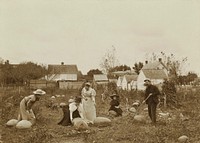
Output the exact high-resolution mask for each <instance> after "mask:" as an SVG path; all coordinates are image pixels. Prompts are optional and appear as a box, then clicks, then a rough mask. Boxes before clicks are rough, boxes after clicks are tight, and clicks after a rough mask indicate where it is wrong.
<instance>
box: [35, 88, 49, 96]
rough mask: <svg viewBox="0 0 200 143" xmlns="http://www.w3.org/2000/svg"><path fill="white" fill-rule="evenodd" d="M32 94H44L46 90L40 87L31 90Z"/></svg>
mask: <svg viewBox="0 0 200 143" xmlns="http://www.w3.org/2000/svg"><path fill="white" fill-rule="evenodd" d="M33 94H35V95H44V94H46V92H45V91H43V90H42V89H37V90H35V91H33Z"/></svg>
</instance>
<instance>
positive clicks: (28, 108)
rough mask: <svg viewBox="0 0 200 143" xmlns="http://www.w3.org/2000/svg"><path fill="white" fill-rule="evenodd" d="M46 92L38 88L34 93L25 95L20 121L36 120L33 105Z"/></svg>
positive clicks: (21, 104)
mask: <svg viewBox="0 0 200 143" xmlns="http://www.w3.org/2000/svg"><path fill="white" fill-rule="evenodd" d="M44 94H46V92H45V91H43V90H41V89H37V90H36V91H33V95H29V96H27V97H24V98H23V99H22V101H21V102H20V112H19V115H18V121H21V120H29V121H33V123H34V122H35V114H34V113H33V110H32V106H33V105H34V103H35V102H36V101H39V99H40V97H41V96H42V95H44Z"/></svg>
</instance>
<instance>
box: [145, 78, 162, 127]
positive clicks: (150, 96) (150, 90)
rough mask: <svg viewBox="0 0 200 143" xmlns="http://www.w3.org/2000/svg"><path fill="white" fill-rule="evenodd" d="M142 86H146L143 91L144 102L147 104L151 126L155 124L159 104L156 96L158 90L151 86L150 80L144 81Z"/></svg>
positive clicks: (158, 92) (158, 93)
mask: <svg viewBox="0 0 200 143" xmlns="http://www.w3.org/2000/svg"><path fill="white" fill-rule="evenodd" d="M144 85H145V86H146V90H145V102H146V104H148V113H149V117H150V118H151V121H152V123H153V124H155V123H156V107H157V104H158V103H159V99H158V96H159V95H160V91H159V89H158V88H157V87H156V86H154V85H152V84H151V80H150V79H145V80H144Z"/></svg>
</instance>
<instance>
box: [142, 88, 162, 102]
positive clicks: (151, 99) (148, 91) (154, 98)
mask: <svg viewBox="0 0 200 143" xmlns="http://www.w3.org/2000/svg"><path fill="white" fill-rule="evenodd" d="M149 94H152V95H151V96H150V97H149V98H148V99H147V100H146V104H151V103H156V104H158V102H159V100H158V96H159V95H161V94H160V91H159V89H158V88H157V87H156V86H154V85H149V86H148V87H147V88H146V91H145V99H146V98H147V97H148V96H149Z"/></svg>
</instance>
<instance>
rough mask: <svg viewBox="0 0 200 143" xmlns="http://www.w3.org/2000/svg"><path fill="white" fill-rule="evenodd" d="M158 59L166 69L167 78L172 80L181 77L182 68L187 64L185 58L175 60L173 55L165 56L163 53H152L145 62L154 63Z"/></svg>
mask: <svg viewBox="0 0 200 143" xmlns="http://www.w3.org/2000/svg"><path fill="white" fill-rule="evenodd" d="M159 58H160V59H162V63H163V64H164V65H165V66H166V67H167V68H168V70H169V76H170V77H171V78H172V79H173V80H177V79H178V76H179V75H182V72H183V68H184V66H185V65H186V62H187V57H183V58H182V59H177V57H176V56H175V55H174V54H166V53H164V52H160V53H159V54H156V53H152V54H151V55H150V57H149V56H148V59H147V60H149V61H151V62H154V61H158V59H159Z"/></svg>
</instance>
